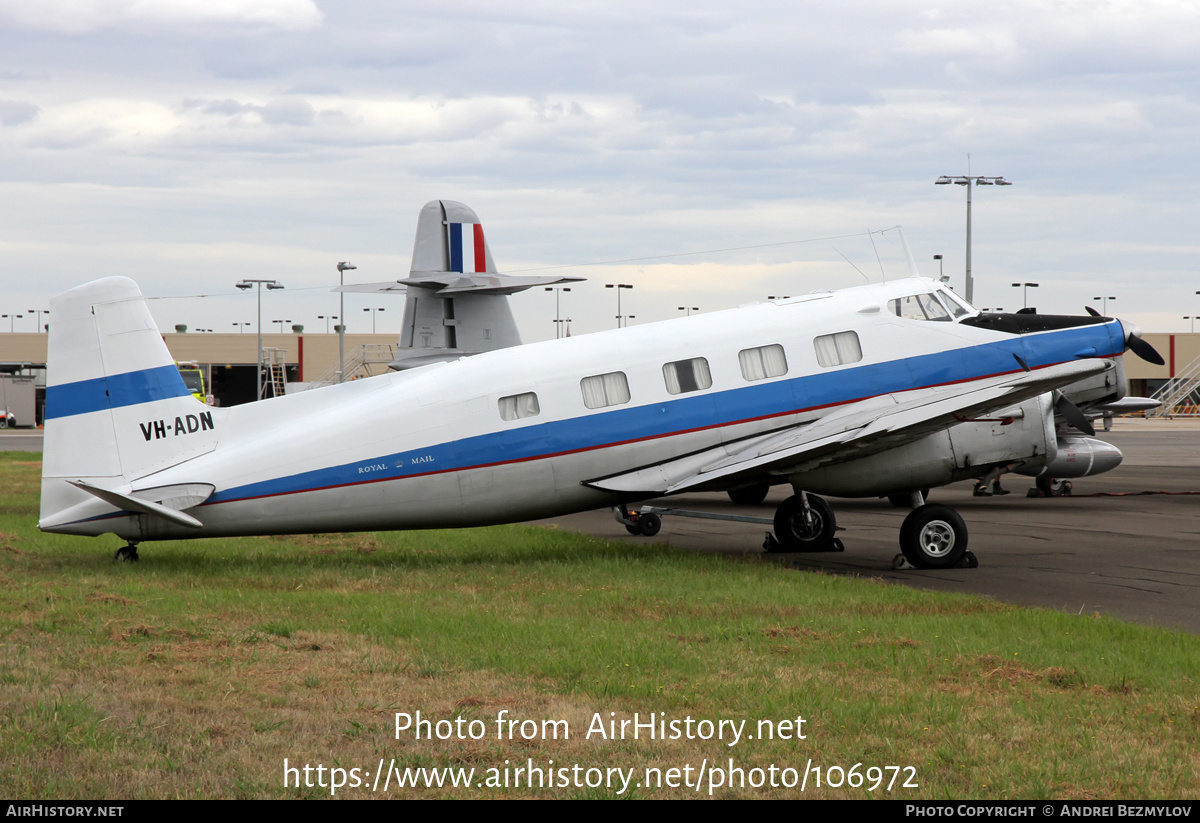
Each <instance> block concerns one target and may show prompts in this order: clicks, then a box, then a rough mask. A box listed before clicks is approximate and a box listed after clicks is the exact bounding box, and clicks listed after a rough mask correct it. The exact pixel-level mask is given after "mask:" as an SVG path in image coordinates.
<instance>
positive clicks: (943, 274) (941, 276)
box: [933, 254, 948, 283]
mask: <svg viewBox="0 0 1200 823" xmlns="http://www.w3.org/2000/svg"><path fill="white" fill-rule="evenodd" d="M933 259H934V260H936V261H937V264H938V282H939V283H945V282H948V281H947V278H946V272H945V271H943V270H942V256H941V255H940V254H935V255H934V256H933Z"/></svg>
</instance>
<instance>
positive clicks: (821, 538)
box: [775, 494, 837, 552]
mask: <svg viewBox="0 0 1200 823" xmlns="http://www.w3.org/2000/svg"><path fill="white" fill-rule="evenodd" d="M835 531H837V520H836V519H835V518H834V516H833V509H831V508H829V504H828V503H826V502H825V501H824V500H822V499H821V498H819V497H817V496H816V495H814V494H810V495H808V517H807V518H805V516H804V505H803V504H802V503H801V502H800V496H799V495H793V496H791V497H789V498H788V499H787V500H784V501H783V502H782V503H780V504H779V508H778V509H776V510H775V539H776V540H778V541H779V548H778V551H782V552H827V551H832V550H833V548H834V545H833V535H834V532H835Z"/></svg>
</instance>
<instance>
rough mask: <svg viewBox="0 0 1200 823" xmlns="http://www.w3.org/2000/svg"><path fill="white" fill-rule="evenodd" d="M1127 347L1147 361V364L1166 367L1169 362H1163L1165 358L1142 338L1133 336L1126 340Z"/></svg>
mask: <svg viewBox="0 0 1200 823" xmlns="http://www.w3.org/2000/svg"><path fill="white" fill-rule="evenodd" d="M1125 345H1126V346H1128V347H1129V348H1130V349H1131V350H1132V351H1133V353H1134V354H1136V355H1137V356H1138V357H1140V358H1142V359H1143V360H1145V361H1146V362H1147V363H1153V364H1154V365H1156V366H1165V365H1166V364H1167V361H1165V360H1163V356H1162V355H1161V354H1159V353H1158V351H1157V350H1156V349H1155V348H1154V347H1153V346H1151V345H1150V344H1149V343H1147V342H1146V341H1145V340H1143V339H1142V338H1140V337H1135V336H1133V335H1132V334H1131V335H1129V337H1127V338H1126V339H1125Z"/></svg>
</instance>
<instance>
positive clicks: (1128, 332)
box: [1076, 306, 1167, 428]
mask: <svg viewBox="0 0 1200 823" xmlns="http://www.w3.org/2000/svg"><path fill="white" fill-rule="evenodd" d="M1084 308H1085V309H1087V313H1088V314H1090V315H1091V316H1092V317H1101V316H1102V315H1101V314H1100V312H1098V311H1096V310H1095V309H1093V308H1092V307H1091V306H1084ZM1121 328H1122V329H1124V331H1125V348H1127V349H1129V350H1130V351H1132V352H1133V353H1134V354H1136V355H1137V356H1138V357H1140V358H1142V359H1143V360H1145V361H1146V362H1147V363H1153V364H1154V365H1156V366H1165V365H1166V364H1167V361H1165V360H1163V356H1162V355H1161V354H1159V353H1158V351H1156V350H1155V348H1154V347H1153V346H1151V345H1150V344H1149V343H1147V342H1146V341H1145V340H1143V339H1142V330H1141V329H1139V328H1138V327H1137V326H1135V325H1133V324H1132V323H1126V322H1125V321H1124V320H1122V321H1121ZM1076 428H1078V427H1076Z"/></svg>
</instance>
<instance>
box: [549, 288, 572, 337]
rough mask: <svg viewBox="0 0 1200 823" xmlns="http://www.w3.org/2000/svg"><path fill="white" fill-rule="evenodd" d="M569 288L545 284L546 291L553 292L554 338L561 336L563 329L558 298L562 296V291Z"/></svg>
mask: <svg viewBox="0 0 1200 823" xmlns="http://www.w3.org/2000/svg"><path fill="white" fill-rule="evenodd" d="M570 290H571V287H570V286H546V291H552V292H554V337H555V339H556V340H557V339H558V338H560V337H562V330H563V327H562V312H561V311H560V303H559V299H560V298H561V297H562V293H563V292H565V291H570Z"/></svg>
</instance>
